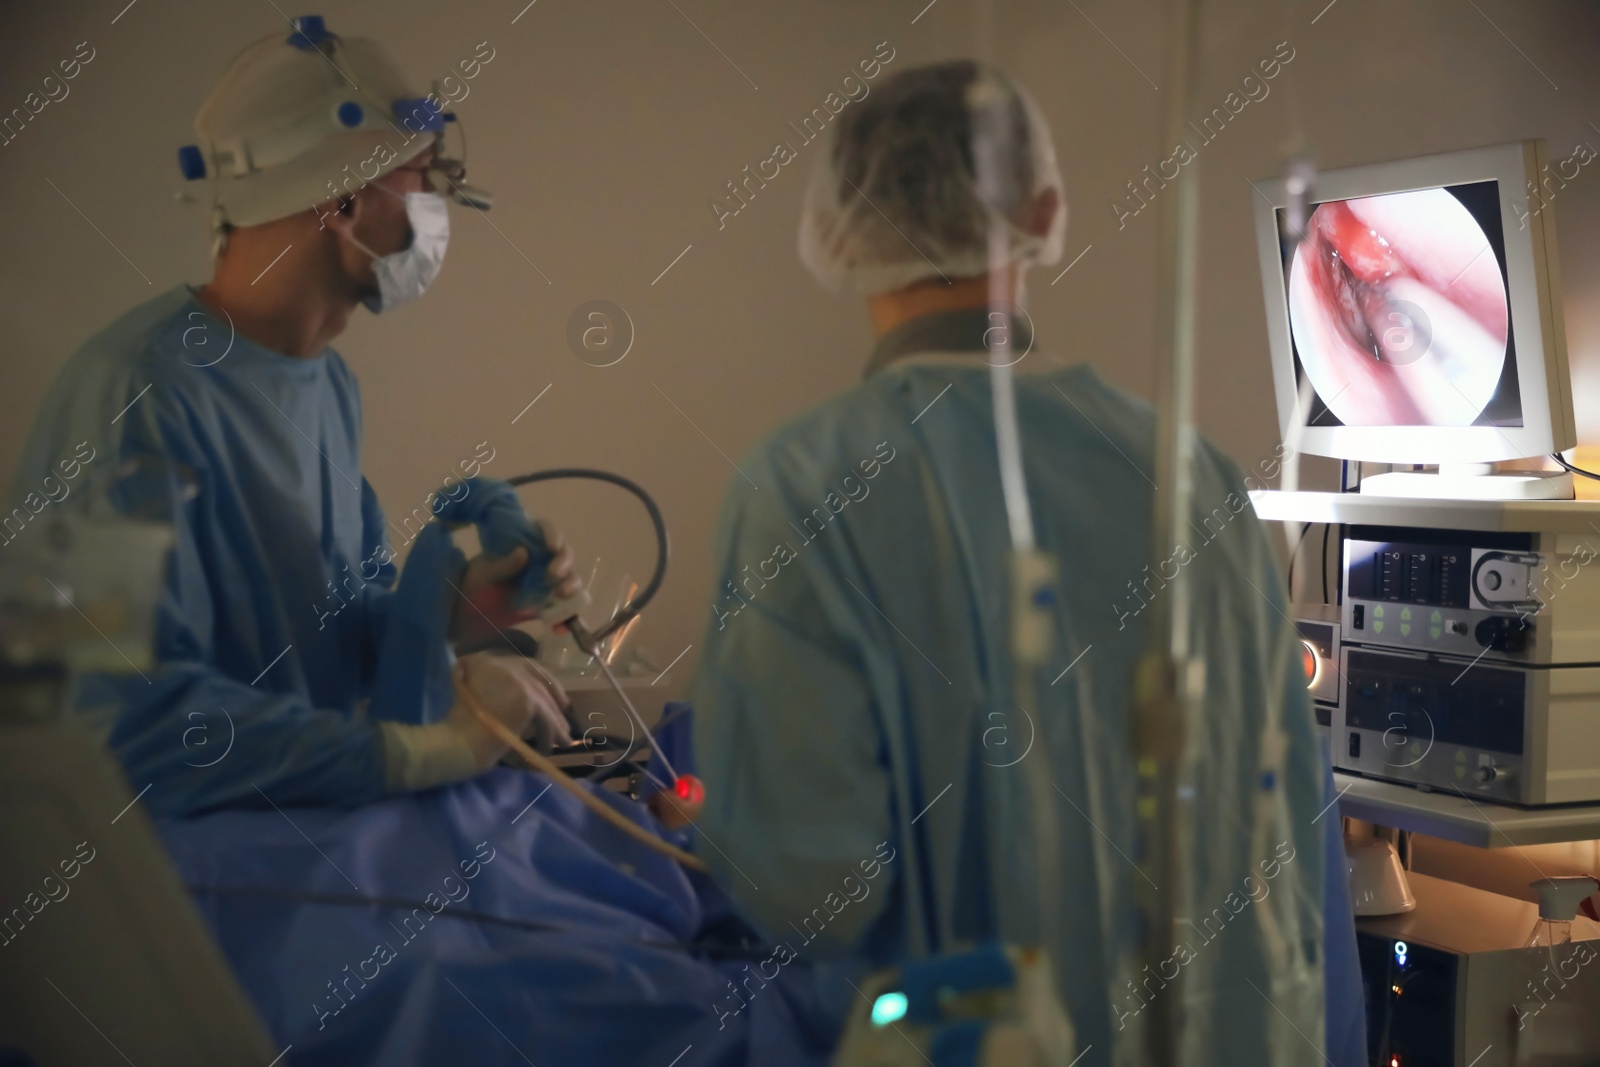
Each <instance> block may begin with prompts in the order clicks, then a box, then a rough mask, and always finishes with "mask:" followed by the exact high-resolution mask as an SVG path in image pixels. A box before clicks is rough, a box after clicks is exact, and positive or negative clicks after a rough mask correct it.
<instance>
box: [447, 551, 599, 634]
mask: <svg viewBox="0 0 1600 1067" xmlns="http://www.w3.org/2000/svg"><path fill="white" fill-rule="evenodd" d="M540 528H541V529H542V530H543V532H544V537H545V543H546V544H547V545H549V546H550V550H551V552H552V553H554V555H553V556H552V557H551V559H550V563H549V565H548V566H547V567H546V568H545V576H546V578H547V580H548V584H549V586H550V589H551V596H552V597H553V598H556V599H566V598H567V597H572V596H576V595H577V594H578V592H579V590H581V589H582V588H583V579H581V578H580V577H578V574H577V571H576V568H575V566H574V564H573V561H572V548H571V546H569V545H568V544H567V543H566V539H565V538H563V537H562V535H561V531H560V530H558V529H556V528H555V527H554V526H552V525H550V524H549V523H548V522H543V523H540ZM527 565H528V550H527V549H525V548H517V549H513V550H512V551H511V552H509V553H507V554H506V555H504V556H486V555H479V556H474V557H473V558H472V559H471V560H470V561H468V563H467V569H466V572H465V573H464V574H463V575H462V577H461V586H460V594H461V595H460V597H459V598H458V600H457V603H456V609H455V619H454V622H453V624H452V626H451V636H452V637H453V638H454V639H455V640H458V641H474V640H480V639H482V638H484V637H488V636H489V635H491V634H493V633H494V632H495V631H497V630H503V629H505V628H507V627H510V626H515V625H516V624H517V623H519V622H527V621H528V620H529V619H534V618H538V615H539V612H538V611H537V609H531V608H525V609H520V610H519V609H517V608H514V607H513V606H512V603H511V598H512V595H513V592H514V587H515V584H516V578H517V576H518V575H519V574H521V573H522V570H523V568H524V567H526V566H527Z"/></svg>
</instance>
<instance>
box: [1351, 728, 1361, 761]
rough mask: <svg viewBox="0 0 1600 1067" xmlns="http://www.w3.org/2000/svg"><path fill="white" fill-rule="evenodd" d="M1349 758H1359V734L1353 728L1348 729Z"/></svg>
mask: <svg viewBox="0 0 1600 1067" xmlns="http://www.w3.org/2000/svg"><path fill="white" fill-rule="evenodd" d="M1350 758H1351V759H1360V758H1361V735H1360V734H1358V733H1356V732H1355V731H1354V730H1352V731H1350Z"/></svg>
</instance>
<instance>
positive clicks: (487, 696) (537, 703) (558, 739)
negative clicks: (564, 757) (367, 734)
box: [379, 652, 572, 792]
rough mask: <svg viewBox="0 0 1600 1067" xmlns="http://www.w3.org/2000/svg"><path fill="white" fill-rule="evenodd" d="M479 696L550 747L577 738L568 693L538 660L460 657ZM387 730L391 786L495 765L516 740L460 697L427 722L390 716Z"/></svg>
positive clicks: (456, 776)
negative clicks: (499, 733)
mask: <svg viewBox="0 0 1600 1067" xmlns="http://www.w3.org/2000/svg"><path fill="white" fill-rule="evenodd" d="M457 669H458V670H460V671H462V672H463V676H464V679H465V681H466V685H467V688H468V689H470V690H471V691H472V695H473V696H474V697H475V698H476V699H477V701H478V703H479V704H480V705H481V706H482V707H483V709H484V710H485V711H487V712H488V713H489V714H490V715H492V716H493V717H494V718H495V719H496V720H497V721H498V722H500V723H502V724H503V725H504V726H506V727H507V728H508V729H510V730H511V731H512V732H513V733H515V734H516V735H517V736H518V737H526V738H532V739H533V740H534V742H535V744H536V745H538V746H539V747H541V748H544V749H549V748H550V747H552V746H554V745H556V744H564V743H570V741H571V740H572V737H571V730H570V729H569V727H568V725H567V720H566V716H565V715H563V714H562V709H563V708H564V707H566V705H567V703H568V701H567V697H566V693H565V692H564V691H563V690H562V689H561V686H560V684H559V683H557V682H556V681H555V679H554V678H550V677H548V675H546V674H544V672H543V671H542V668H540V667H539V666H538V665H537V664H536V663H534V662H533V661H532V660H528V659H524V658H522V657H521V656H502V655H495V654H492V653H488V652H478V653H474V654H472V655H469V656H463V657H461V659H460V660H459V661H458V662H457ZM379 727H380V730H381V731H382V737H383V746H384V758H385V761H386V764H387V779H388V786H389V789H390V791H391V792H394V791H410V790H417V789H429V788H432V787H433V786H436V785H442V784H444V783H446V782H454V781H459V780H461V779H463V778H470V777H472V776H473V775H476V774H479V773H481V772H483V771H486V770H488V769H489V768H490V767H493V766H494V765H495V764H496V763H497V762H498V761H499V760H500V757H501V756H504V755H505V754H506V750H507V748H508V747H509V746H508V745H507V744H506V743H505V742H504V741H502V740H500V738H498V737H496V736H495V735H494V734H493V733H491V732H490V731H489V728H488V727H487V726H485V725H484V724H483V723H482V722H480V721H479V719H478V716H477V715H475V714H474V713H473V711H472V709H471V708H469V707H467V705H466V704H465V703H464V702H463V701H461V700H457V701H456V702H455V703H454V704H452V705H451V706H450V711H449V713H448V714H447V715H446V716H445V720H444V721H443V722H438V723H432V724H430V725H427V726H411V725H407V724H405V723H396V722H384V723H380V724H379Z"/></svg>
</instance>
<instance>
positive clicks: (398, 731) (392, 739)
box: [378, 722, 480, 793]
mask: <svg viewBox="0 0 1600 1067" xmlns="http://www.w3.org/2000/svg"><path fill="white" fill-rule="evenodd" d="M378 728H379V730H380V731H381V732H382V735H383V761H384V785H385V787H386V788H387V789H388V790H389V792H391V793H402V792H413V791H415V790H418V789H431V788H433V787H434V786H436V785H444V784H445V783H446V782H459V781H460V780H461V779H463V778H471V777H472V776H473V775H475V774H477V773H478V771H479V770H480V768H479V766H478V759H477V756H476V755H475V754H474V753H473V751H472V746H471V745H469V744H468V743H467V741H466V739H465V738H463V737H462V736H461V734H460V733H459V732H457V731H455V730H452V729H451V728H450V727H449V726H447V725H446V724H444V723H442V722H440V723H433V724H431V725H428V726H412V725H409V724H407V723H400V722H382V723H379V724H378Z"/></svg>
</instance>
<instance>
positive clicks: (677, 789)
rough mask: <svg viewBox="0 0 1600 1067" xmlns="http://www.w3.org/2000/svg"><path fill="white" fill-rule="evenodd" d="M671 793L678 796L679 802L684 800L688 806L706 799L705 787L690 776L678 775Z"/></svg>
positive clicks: (698, 780)
mask: <svg viewBox="0 0 1600 1067" xmlns="http://www.w3.org/2000/svg"><path fill="white" fill-rule="evenodd" d="M672 791H673V792H674V793H676V794H678V798H679V799H680V800H686V801H688V802H689V803H690V804H698V803H700V802H701V801H703V800H705V798H706V787H705V786H704V785H702V784H701V783H700V779H698V778H696V777H695V776H694V775H692V774H683V775H679V776H678V781H677V784H676V785H674V786H673V787H672Z"/></svg>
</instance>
